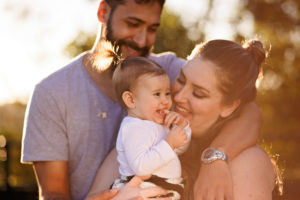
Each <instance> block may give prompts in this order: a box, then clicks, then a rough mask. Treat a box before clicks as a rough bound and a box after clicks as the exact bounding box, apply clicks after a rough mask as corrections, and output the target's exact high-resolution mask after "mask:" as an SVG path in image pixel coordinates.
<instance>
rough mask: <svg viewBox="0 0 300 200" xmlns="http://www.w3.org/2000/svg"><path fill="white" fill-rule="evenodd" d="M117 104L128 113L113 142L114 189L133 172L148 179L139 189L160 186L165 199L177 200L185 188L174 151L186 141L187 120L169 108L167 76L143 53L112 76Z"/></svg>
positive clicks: (130, 60)
mask: <svg viewBox="0 0 300 200" xmlns="http://www.w3.org/2000/svg"><path fill="white" fill-rule="evenodd" d="M113 86H114V89H115V93H116V96H117V98H118V102H119V103H120V104H121V106H122V107H123V108H125V109H126V110H127V112H128V116H126V117H125V118H124V119H123V121H122V123H121V126H120V129H119V134H118V138H117V143H116V149H117V152H118V158H117V159H118V162H119V164H120V167H119V172H120V174H121V177H120V178H119V179H117V180H116V181H115V182H114V184H113V187H115V188H119V189H120V188H121V187H122V186H123V185H124V184H125V183H127V182H128V181H129V180H130V179H131V178H132V177H133V176H134V175H138V176H145V175H149V174H152V177H151V178H150V179H149V180H148V181H147V182H144V183H143V184H142V187H148V186H149V185H153V184H154V185H158V186H161V187H163V188H165V189H167V190H169V193H168V195H167V196H168V197H170V198H171V199H172V200H176V199H180V196H181V194H182V192H183V184H182V178H181V165H180V161H179V159H178V156H177V154H179V153H183V152H184V151H185V150H186V149H187V147H188V144H189V141H190V138H191V130H190V127H189V125H188V122H187V120H185V119H184V118H183V117H182V116H181V115H179V114H178V113H175V112H172V111H170V108H171V106H172V99H171V92H170V79H169V77H168V75H167V73H166V72H165V70H164V69H163V68H162V67H160V66H159V65H158V64H157V63H155V62H153V61H151V60H149V59H147V58H143V57H129V58H126V59H125V60H122V61H121V62H120V64H118V66H117V67H116V69H115V71H114V74H113Z"/></svg>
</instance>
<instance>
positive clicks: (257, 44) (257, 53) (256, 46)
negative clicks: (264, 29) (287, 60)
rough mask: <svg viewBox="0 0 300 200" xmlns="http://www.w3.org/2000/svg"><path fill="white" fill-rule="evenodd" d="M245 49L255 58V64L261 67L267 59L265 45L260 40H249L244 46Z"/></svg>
mask: <svg viewBox="0 0 300 200" xmlns="http://www.w3.org/2000/svg"><path fill="white" fill-rule="evenodd" d="M243 48H244V49H246V50H247V51H248V52H249V53H250V55H251V56H252V57H253V59H254V61H255V63H256V64H257V65H258V66H260V65H261V63H262V62H264V60H265V59H266V56H267V55H266V51H265V49H264V47H263V44H262V43H261V41H259V40H249V41H246V42H245V43H244V44H243Z"/></svg>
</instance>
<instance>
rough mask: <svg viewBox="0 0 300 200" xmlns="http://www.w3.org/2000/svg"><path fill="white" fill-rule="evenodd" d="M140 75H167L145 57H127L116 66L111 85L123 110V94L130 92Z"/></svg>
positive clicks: (124, 106)
mask: <svg viewBox="0 0 300 200" xmlns="http://www.w3.org/2000/svg"><path fill="white" fill-rule="evenodd" d="M142 75H150V76H161V75H167V73H166V71H165V70H164V69H163V68H162V67H161V66H160V65H159V64H157V63H156V62H154V61H152V60H149V59H147V58H145V57H127V58H126V59H124V60H121V61H120V62H119V64H118V65H117V67H116V69H115V71H114V73H113V77H112V83H113V88H114V91H115V95H116V97H117V100H118V102H119V104H120V105H121V106H122V107H123V108H124V109H127V107H126V105H125V103H124V101H123V99H122V95H123V93H124V92H125V91H132V89H133V88H134V87H135V86H136V85H135V84H136V83H137V80H138V79H139V78H140V77H141V76H142Z"/></svg>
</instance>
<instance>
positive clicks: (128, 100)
mask: <svg viewBox="0 0 300 200" xmlns="http://www.w3.org/2000/svg"><path fill="white" fill-rule="evenodd" d="M122 99H123V101H124V103H125V105H126V106H127V107H128V108H130V109H134V108H135V103H134V99H133V94H132V92H130V91H125V92H123V94H122Z"/></svg>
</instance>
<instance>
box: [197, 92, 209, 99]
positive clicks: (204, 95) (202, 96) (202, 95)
mask: <svg viewBox="0 0 300 200" xmlns="http://www.w3.org/2000/svg"><path fill="white" fill-rule="evenodd" d="M193 96H194V97H196V98H198V99H204V98H206V97H208V96H207V95H206V94H204V93H203V92H198V91H193Z"/></svg>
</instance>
